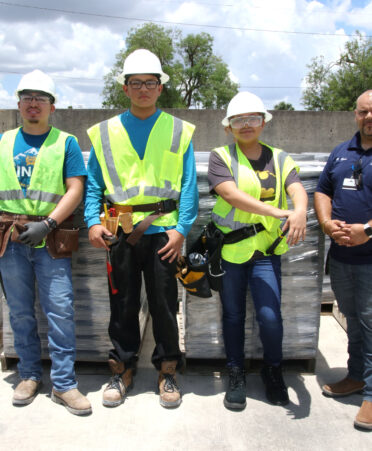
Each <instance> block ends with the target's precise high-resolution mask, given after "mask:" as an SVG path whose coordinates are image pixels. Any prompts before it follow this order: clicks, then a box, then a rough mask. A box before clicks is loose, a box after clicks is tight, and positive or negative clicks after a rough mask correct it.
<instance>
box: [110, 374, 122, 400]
mask: <svg viewBox="0 0 372 451" xmlns="http://www.w3.org/2000/svg"><path fill="white" fill-rule="evenodd" d="M106 390H117V391H118V392H119V393H120V394H121V395H123V394H124V384H123V380H122V378H121V374H114V376H112V377H111V378H110V380H109V383H108V384H107V387H106Z"/></svg>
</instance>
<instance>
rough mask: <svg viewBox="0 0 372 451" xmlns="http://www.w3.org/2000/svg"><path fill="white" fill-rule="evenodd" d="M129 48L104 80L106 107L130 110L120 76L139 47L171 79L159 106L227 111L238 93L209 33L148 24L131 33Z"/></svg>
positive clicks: (127, 46)
mask: <svg viewBox="0 0 372 451" xmlns="http://www.w3.org/2000/svg"><path fill="white" fill-rule="evenodd" d="M125 43H126V49H125V50H121V51H120V52H119V53H118V54H117V55H116V61H115V64H114V66H113V68H112V69H111V71H110V72H109V73H108V74H107V75H106V76H105V77H104V83H105V85H104V89H103V97H104V101H103V104H102V105H103V107H105V108H123V107H124V108H127V107H128V106H129V100H128V98H127V97H126V96H125V94H124V92H123V90H122V87H121V86H120V85H119V84H118V83H117V82H116V76H117V75H119V74H120V73H121V72H122V69H123V63H124V60H125V58H126V57H127V56H128V55H129V54H130V53H131V52H133V51H134V50H136V49H139V48H144V49H148V50H150V51H151V52H153V53H155V54H156V55H157V56H158V57H159V59H160V62H161V65H162V68H163V71H164V72H165V73H166V74H168V75H169V77H170V80H169V82H167V83H166V84H165V85H164V88H163V92H162V94H161V96H160V97H159V100H158V105H159V106H160V107H163V108H189V107H191V106H192V107H195V108H224V107H226V105H227V104H228V102H229V101H230V100H231V98H232V97H233V96H234V95H235V94H236V93H237V92H238V85H237V84H236V83H234V82H232V81H231V79H230V77H229V69H228V67H227V65H226V63H224V62H223V61H222V59H221V58H220V57H218V56H216V55H214V54H213V38H212V36H210V35H209V34H208V33H199V34H189V35H187V36H186V37H185V38H184V37H183V36H182V34H181V32H180V31H179V30H177V29H170V28H168V29H166V28H164V27H161V26H159V25H156V24H153V23H147V24H145V25H143V26H142V27H139V28H133V29H131V30H130V31H129V33H128V36H127V38H126V41H125Z"/></svg>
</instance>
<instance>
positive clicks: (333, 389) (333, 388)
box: [322, 376, 365, 398]
mask: <svg viewBox="0 0 372 451" xmlns="http://www.w3.org/2000/svg"><path fill="white" fill-rule="evenodd" d="M364 386H365V383H364V381H357V380H355V379H351V377H349V376H346V377H345V378H344V379H342V381H339V382H335V383H334V384H329V385H323V387H322V390H323V393H324V394H325V395H327V396H331V397H332V398H336V397H341V396H348V395H352V394H353V393H359V392H361V391H362V390H363V388H364Z"/></svg>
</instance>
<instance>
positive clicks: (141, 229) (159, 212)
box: [113, 199, 177, 246]
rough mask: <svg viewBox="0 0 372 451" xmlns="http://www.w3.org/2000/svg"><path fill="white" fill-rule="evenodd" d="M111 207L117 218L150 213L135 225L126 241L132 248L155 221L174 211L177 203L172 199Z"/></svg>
mask: <svg viewBox="0 0 372 451" xmlns="http://www.w3.org/2000/svg"><path fill="white" fill-rule="evenodd" d="M113 207H114V208H115V212H116V215H117V216H119V215H120V214H122V213H134V212H138V211H141V212H145V213H146V212H151V214H150V215H148V216H146V218H145V219H144V220H143V221H141V222H140V223H139V224H138V225H137V227H136V228H135V229H134V230H133V232H132V233H131V234H130V235H129V236H128V238H127V239H126V241H127V243H129V244H131V245H132V246H134V245H135V244H136V243H137V241H138V240H139V239H140V238H141V237H142V235H143V234H144V233H145V231H146V230H147V229H148V228H149V227H150V225H151V224H152V223H153V222H154V221H155V220H156V219H158V218H160V217H161V216H164V215H166V214H167V213H170V212H172V211H174V210H176V209H177V203H176V201H175V200H173V199H166V200H161V201H160V202H154V203H152V204H139V205H118V204H114V205H113Z"/></svg>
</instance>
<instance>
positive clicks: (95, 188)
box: [84, 110, 199, 237]
mask: <svg viewBox="0 0 372 451" xmlns="http://www.w3.org/2000/svg"><path fill="white" fill-rule="evenodd" d="M160 114H161V110H157V111H156V112H155V113H154V114H153V115H152V116H150V117H149V118H147V119H144V120H143V119H139V118H137V117H136V116H133V114H132V113H131V112H130V111H129V110H127V111H125V112H124V113H122V114H121V115H120V116H119V118H120V120H121V122H122V124H123V126H124V127H125V129H126V131H127V133H128V135H129V139H130V141H131V143H132V145H133V147H134V149H135V150H136V152H137V153H138V156H139V157H140V159H141V160H142V159H143V157H144V155H145V150H146V144H147V140H148V137H149V135H150V132H151V130H152V128H153V126H154V124H155V122H156V120H157V119H158V117H159V115H160ZM104 190H105V182H104V180H103V176H102V170H101V167H100V165H99V163H98V160H97V157H96V154H95V151H94V148H93V147H92V148H91V151H90V155H89V160H88V179H87V183H86V186H85V218H84V219H85V222H86V224H87V226H88V228H89V227H91V226H93V225H95V224H100V220H99V215H100V213H101V204H102V199H103V193H104ZM198 203H199V192H198V186H197V180H196V167H195V156H194V150H193V146H192V142H190V145H189V147H188V149H187V150H186V152H185V154H184V156H183V175H182V181H181V194H180V199H179V217H178V223H177V226H176V227H175V228H176V230H177V231H178V232H180V233H182V235H183V236H185V237H186V236H187V234H188V233H189V231H190V229H191V226H192V224H193V222H194V221H195V219H196V216H197V214H198ZM172 228H174V227H161V226H154V225H151V226H150V227H149V228H148V229H147V230H146V232H145V234H154V233H161V232H164V231H165V230H167V229H172Z"/></svg>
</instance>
